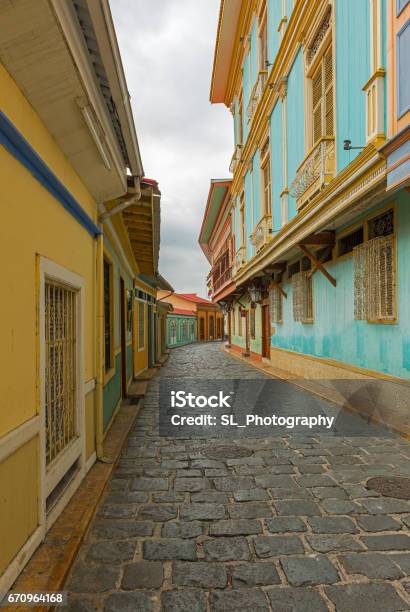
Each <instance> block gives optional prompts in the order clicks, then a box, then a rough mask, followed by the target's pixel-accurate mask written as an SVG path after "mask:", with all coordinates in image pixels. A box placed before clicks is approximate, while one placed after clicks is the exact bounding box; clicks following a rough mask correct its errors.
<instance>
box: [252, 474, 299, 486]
mask: <svg viewBox="0 0 410 612" xmlns="http://www.w3.org/2000/svg"><path fill="white" fill-rule="evenodd" d="M255 482H256V486H257V487H262V488H263V489H278V488H282V489H288V488H292V486H295V482H294V480H293V479H292V477H291V476H288V475H286V474H285V475H279V476H275V475H270V474H268V475H267V476H255ZM241 488H245V489H246V487H241Z"/></svg>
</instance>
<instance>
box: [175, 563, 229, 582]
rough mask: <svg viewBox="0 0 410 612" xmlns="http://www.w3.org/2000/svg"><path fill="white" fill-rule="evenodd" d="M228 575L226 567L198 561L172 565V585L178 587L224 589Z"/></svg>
mask: <svg viewBox="0 0 410 612" xmlns="http://www.w3.org/2000/svg"><path fill="white" fill-rule="evenodd" d="M227 581H228V575H227V571H226V569H225V567H224V566H223V565H219V564H217V563H209V562H206V561H196V562H195V563H184V562H175V563H173V564H172V583H173V584H174V585H177V586H188V587H200V588H204V589H223V588H225V587H226V584H227Z"/></svg>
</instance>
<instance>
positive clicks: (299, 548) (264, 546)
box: [253, 536, 305, 559]
mask: <svg viewBox="0 0 410 612" xmlns="http://www.w3.org/2000/svg"><path fill="white" fill-rule="evenodd" d="M253 544H254V547H255V552H256V554H257V556H258V557H259V558H261V559H267V558H268V557H279V556H281V555H297V554H303V553H304V552H305V549H304V548H303V544H302V542H301V540H300V538H298V537H297V536H257V537H255V538H254V540H253Z"/></svg>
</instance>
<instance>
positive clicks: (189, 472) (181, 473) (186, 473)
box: [177, 469, 202, 478]
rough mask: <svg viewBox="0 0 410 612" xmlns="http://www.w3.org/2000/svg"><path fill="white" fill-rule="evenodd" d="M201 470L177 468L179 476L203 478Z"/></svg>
mask: <svg viewBox="0 0 410 612" xmlns="http://www.w3.org/2000/svg"><path fill="white" fill-rule="evenodd" d="M201 477H202V471H201V470H190V469H187V470H177V478H201Z"/></svg>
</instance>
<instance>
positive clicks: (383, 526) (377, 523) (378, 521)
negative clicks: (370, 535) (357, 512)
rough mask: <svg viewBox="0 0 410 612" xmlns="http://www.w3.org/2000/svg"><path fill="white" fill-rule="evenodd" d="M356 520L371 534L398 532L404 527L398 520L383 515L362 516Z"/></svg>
mask: <svg viewBox="0 0 410 612" xmlns="http://www.w3.org/2000/svg"><path fill="white" fill-rule="evenodd" d="M356 520H357V522H358V524H359V526H360V527H361V528H362V529H363V530H364V531H370V532H377V531H398V530H399V529H401V527H402V526H401V525H400V523H399V522H398V521H397V520H396V519H394V518H392V517H391V516H387V515H383V514H369V515H362V516H358V517H357V518H356ZM402 520H403V519H402Z"/></svg>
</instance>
